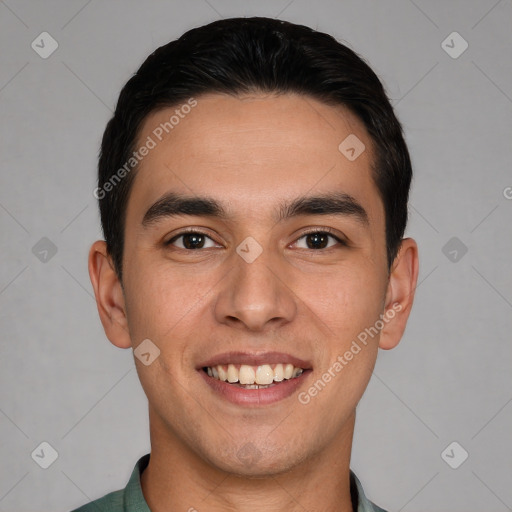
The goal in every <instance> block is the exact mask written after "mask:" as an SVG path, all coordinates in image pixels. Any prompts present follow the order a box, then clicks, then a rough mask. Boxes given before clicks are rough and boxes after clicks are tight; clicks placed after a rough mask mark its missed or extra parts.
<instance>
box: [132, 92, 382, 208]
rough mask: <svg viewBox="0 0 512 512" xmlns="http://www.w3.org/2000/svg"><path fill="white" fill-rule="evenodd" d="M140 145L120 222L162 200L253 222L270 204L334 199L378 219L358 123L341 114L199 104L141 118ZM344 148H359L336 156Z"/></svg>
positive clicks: (300, 104) (213, 100) (281, 105)
mask: <svg viewBox="0 0 512 512" xmlns="http://www.w3.org/2000/svg"><path fill="white" fill-rule="evenodd" d="M194 103H195V106H193V107H190V105H194ZM186 105H189V106H188V107H186ZM149 141H151V143H150V144H149V145H151V146H153V147H152V149H151V150H150V151H149V152H148V153H147V154H146V156H144V157H143V158H142V160H141V162H140V163H139V165H138V168H137V170H136V176H135V180H134V184H133V190H132V193H131V198H130V201H129V206H128V215H130V212H133V210H134V209H141V208H143V207H144V205H146V206H148V205H149V204H150V203H152V202H154V201H155V200H156V199H158V198H159V197H160V196H162V195H163V194H164V193H166V192H168V191H175V192H178V193H183V194H187V195H201V194H205V195H208V196H214V197H218V198H220V199H222V200H224V203H226V204H228V205H230V206H232V207H233V208H234V209H236V208H237V207H242V206H243V209H244V211H245V212H246V213H247V214H250V213H251V212H253V213H254V214H255V215H259V214H260V213H261V211H262V209H263V208H265V209H267V210H268V209H271V208H272V204H273V203H274V202H275V201H276V200H277V199H279V200H282V199H292V198H293V197H296V196H303V195H305V194H307V193H308V191H311V192H312V193H313V192H315V193H330V192H333V190H337V191H341V192H345V193H348V194H350V195H352V196H355V197H358V199H359V200H360V201H362V202H364V203H366V206H365V208H366V209H367V210H369V213H370V216H372V210H374V212H373V214H374V215H379V213H382V212H381V211H378V210H379V208H381V206H382V205H379V204H378V203H379V196H378V192H377V189H376V187H375V184H374V182H373V179H372V173H371V164H372V161H373V150H372V142H371V139H370V137H369V136H368V134H367V132H366V130H365V127H364V125H363V123H362V122H361V121H360V120H359V119H358V118H357V117H356V116H355V115H354V114H352V113H351V112H350V111H349V110H348V109H346V108H343V107H332V106H328V105H326V104H324V103H321V102H319V101H317V100H315V99H313V98H311V97H307V96H300V95H296V94H282V95H263V94H254V95H246V96H240V97H232V96H227V95H220V94H209V95H202V96H199V97H197V98H195V99H194V102H192V103H191V102H190V101H189V102H183V103H182V104H181V105H180V104H178V105H176V106H173V107H170V108H165V109H161V110H159V111H156V112H154V113H152V114H151V115H149V116H148V117H147V118H146V120H145V121H144V123H143V125H142V127H141V130H140V132H139V137H138V141H137V145H136V147H142V146H143V145H145V144H147V143H148V142H149ZM344 141H348V143H345V142H344ZM354 143H355V144H354ZM340 144H341V150H340ZM347 144H348V146H351V147H354V148H355V151H357V152H359V151H361V149H362V148H363V147H364V148H365V149H364V150H363V151H362V153H361V154H360V155H359V156H357V158H356V159H352V160H351V159H349V158H347V153H344V152H343V151H345V150H346V149H347V148H346V146H347ZM349 149H350V148H349ZM348 155H349V156H351V155H353V152H352V153H350V152H349V153H348ZM139 213H140V215H143V213H144V212H139Z"/></svg>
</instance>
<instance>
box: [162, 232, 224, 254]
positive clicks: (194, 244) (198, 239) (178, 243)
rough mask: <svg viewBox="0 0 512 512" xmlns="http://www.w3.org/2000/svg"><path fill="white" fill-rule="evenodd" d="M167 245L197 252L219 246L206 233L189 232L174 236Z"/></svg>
mask: <svg viewBox="0 0 512 512" xmlns="http://www.w3.org/2000/svg"><path fill="white" fill-rule="evenodd" d="M165 245H166V246H168V245H173V246H175V247H177V248H178V249H187V250H195V249H209V248H211V247H217V245H218V244H217V243H216V242H215V241H214V240H212V239H211V238H210V237H209V236H207V235H205V234H204V233H200V232H197V231H187V232H185V233H180V234H179V235H176V236H174V237H173V238H171V239H170V240H169V241H168V242H166V243H165Z"/></svg>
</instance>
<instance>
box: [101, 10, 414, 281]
mask: <svg viewBox="0 0 512 512" xmlns="http://www.w3.org/2000/svg"><path fill="white" fill-rule="evenodd" d="M254 92H262V93H298V94H302V95H306V96H309V97H312V98H314V99H317V100H319V101H322V102H324V103H325V104H328V105H332V106H344V107H346V108H347V109H348V110H350V111H351V112H352V113H353V114H355V115H356V116H357V117H358V118H359V119H360V120H362V121H363V123H364V125H365V127H366V130H367V132H368V134H369V135H370V137H371V139H372V143H373V146H374V159H373V160H374V161H373V162H372V177H373V180H374V182H375V184H376V186H377V189H378V191H379V194H380V197H381V199H382V201H383V204H384V209H385V226H386V250H387V261H388V270H389V268H391V265H392V262H393V261H394V259H395V257H396V255H397V253H398V249H399V247H400V244H401V241H402V237H403V234H404V231H405V227H406V224H407V201H408V196H409V188H410V184H411V178H412V168H411V161H410V157H409V152H408V150H407V146H406V143H405V140H404V137H403V133H402V127H401V125H400V122H399V121H398V119H397V117H396V116H395V113H394V111H393V108H392V106H391V104H390V102H389V100H388V98H387V96H386V92H385V90H384V87H383V85H382V84H381V82H380V80H379V78H378V77H377V75H376V74H375V73H374V72H373V71H372V69H371V68H370V66H369V65H368V64H366V62H365V61H364V60H363V59H362V58H361V57H359V56H358V55H357V54H356V53H355V52H354V51H353V50H351V49H350V48H348V47H347V46H345V45H343V44H341V43H340V42H338V41H337V40H336V39H335V38H334V37H332V36H331V35H328V34H325V33H323V32H319V31H316V30H313V29H312V28H310V27H307V26H304V25H297V24H293V23H290V22H287V21H283V20H276V19H272V18H263V17H252V18H230V19H223V20H218V21H214V22H212V23H209V24H207V25H204V26H201V27H198V28H194V29H191V30H189V31H188V32H186V33H184V34H183V35H182V36H181V37H180V38H179V39H177V40H175V41H171V42H170V43H168V44H165V45H164V46H161V47H160V48H158V49H157V50H156V51H154V52H153V53H152V54H151V55H150V56H149V57H147V59H146V60H145V61H144V63H143V64H142V66H141V67H140V69H139V70H138V71H137V72H136V73H135V74H134V75H133V76H132V77H131V78H130V80H128V82H127V83H126V85H125V86H124V87H123V89H122V90H121V93H120V95H119V99H118V102H117V106H116V109H115V113H114V116H113V117H112V119H110V121H109V122H108V124H107V126H106V128H105V132H104V134H103V139H102V142H101V150H100V156H99V165H98V188H97V189H96V191H95V195H96V197H97V198H98V200H99V206H100V215H101V223H102V228H103V234H104V237H105V240H106V243H107V250H108V253H109V255H110V256H111V257H112V260H113V264H114V267H115V270H116V273H117V275H118V277H119V279H120V280H121V279H122V268H123V267H122V262H123V246H124V230H125V218H126V208H127V204H128V198H129V195H130V190H131V187H132V184H133V178H134V172H130V170H131V168H130V167H127V165H126V164H127V162H129V161H131V162H132V165H133V171H135V170H136V164H135V163H134V161H133V152H134V151H135V150H136V147H135V146H136V144H137V137H138V134H139V132H140V128H141V126H142V123H143V121H144V120H145V119H146V117H147V116H148V115H149V114H151V113H153V112H155V111H157V110H160V109H163V108H167V107H173V106H177V105H179V104H180V103H187V102H190V99H191V98H197V97H198V96H200V95H202V94H206V93H221V94H229V95H235V96H236V95H241V94H245V93H254ZM340 142H341V141H340ZM130 159H131V160H130ZM122 169H124V171H122Z"/></svg>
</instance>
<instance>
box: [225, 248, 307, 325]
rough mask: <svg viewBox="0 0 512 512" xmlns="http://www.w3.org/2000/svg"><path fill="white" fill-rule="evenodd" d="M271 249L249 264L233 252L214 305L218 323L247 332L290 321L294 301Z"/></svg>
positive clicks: (282, 270)
mask: <svg viewBox="0 0 512 512" xmlns="http://www.w3.org/2000/svg"><path fill="white" fill-rule="evenodd" d="M277 258H278V256H277V255H275V256H274V257H272V255H270V251H265V250H264V251H263V253H262V254H261V255H260V256H259V257H258V258H257V259H256V260H254V261H253V262H251V263H248V262H247V261H245V260H244V259H243V258H241V257H240V256H239V255H238V254H233V265H234V268H233V267H232V271H231V272H228V274H227V275H226V277H225V279H224V281H223V282H222V283H221V288H220V292H219V295H218V297H217V301H216V304H215V317H216V319H217V321H218V322H220V323H223V324H227V325H229V326H231V327H236V328H240V329H247V330H250V331H255V332H257V331H264V330H266V329H269V328H277V327H279V326H281V325H285V324H287V323H288V322H291V321H292V320H293V318H294V317H295V315H296V314H297V302H296V297H295V295H294V294H293V291H292V290H291V289H290V287H289V285H288V284H287V283H286V277H285V269H284V264H279V262H278V261H277Z"/></svg>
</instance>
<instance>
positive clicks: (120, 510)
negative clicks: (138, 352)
mask: <svg viewBox="0 0 512 512" xmlns="http://www.w3.org/2000/svg"><path fill="white" fill-rule="evenodd" d="M149 456H150V454H149V453H147V454H146V455H144V456H142V457H141V458H140V459H139V460H138V461H137V463H136V464H135V467H134V468H133V471H132V475H131V477H130V480H129V481H128V484H127V485H126V487H125V488H124V489H121V490H119V491H114V492H111V493H109V494H107V495H106V496H103V498H99V499H97V500H95V501H91V502H90V503H87V504H86V505H83V506H82V507H80V508H77V509H75V510H73V511H72V512H151V510H150V509H149V507H148V504H147V503H146V500H145V499H144V495H143V494H142V487H141V484H140V475H141V474H142V472H143V471H144V469H146V467H147V465H148V463H149ZM350 492H351V494H352V497H353V500H352V501H353V502H355V503H357V512H386V511H385V510H384V509H382V508H380V507H378V506H377V505H375V504H374V503H372V502H371V501H370V500H368V498H366V496H365V495H364V491H363V486H362V485H361V482H360V481H359V479H358V478H357V476H356V475H355V474H354V473H353V472H352V471H350Z"/></svg>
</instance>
